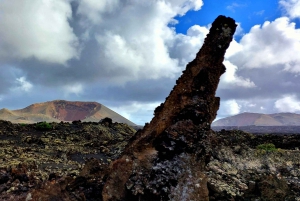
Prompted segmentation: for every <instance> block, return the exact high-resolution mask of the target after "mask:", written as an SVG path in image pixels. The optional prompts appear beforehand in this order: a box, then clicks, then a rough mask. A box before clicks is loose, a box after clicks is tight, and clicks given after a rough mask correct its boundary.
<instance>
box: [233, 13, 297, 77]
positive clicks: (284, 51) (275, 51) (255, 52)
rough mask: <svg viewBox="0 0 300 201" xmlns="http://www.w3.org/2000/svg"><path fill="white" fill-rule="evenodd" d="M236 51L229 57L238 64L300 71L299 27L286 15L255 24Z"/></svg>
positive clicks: (239, 65)
mask: <svg viewBox="0 0 300 201" xmlns="http://www.w3.org/2000/svg"><path fill="white" fill-rule="evenodd" d="M235 46H236V48H238V49H239V51H238V52H236V53H235V54H231V55H230V57H229V58H228V59H229V60H230V62H232V63H233V64H234V65H236V66H238V67H239V68H268V67H272V66H275V65H280V66H281V68H282V70H287V71H291V72H300V57H299V56H298V55H299V52H300V29H297V28H296V27H295V23H294V22H290V20H289V18H287V17H280V18H277V19H276V20H275V21H272V22H269V21H266V22H265V23H264V24H263V25H262V26H260V25H255V26H253V27H252V28H251V30H250V32H249V33H247V34H245V35H244V36H243V37H242V39H241V41H240V43H239V45H235Z"/></svg>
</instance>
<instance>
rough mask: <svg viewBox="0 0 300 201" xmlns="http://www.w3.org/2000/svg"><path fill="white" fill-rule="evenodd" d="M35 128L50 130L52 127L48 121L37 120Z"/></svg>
mask: <svg viewBox="0 0 300 201" xmlns="http://www.w3.org/2000/svg"><path fill="white" fill-rule="evenodd" d="M35 128H36V129H38V130H50V129H52V126H51V125H50V124H49V123H47V122H45V121H44V122H38V123H37V124H36V126H35Z"/></svg>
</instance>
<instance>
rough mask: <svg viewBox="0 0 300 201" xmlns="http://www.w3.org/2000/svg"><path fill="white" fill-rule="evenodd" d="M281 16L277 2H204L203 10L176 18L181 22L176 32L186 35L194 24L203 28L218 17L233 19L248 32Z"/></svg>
mask: <svg viewBox="0 0 300 201" xmlns="http://www.w3.org/2000/svg"><path fill="white" fill-rule="evenodd" d="M281 14H282V11H281V9H280V6H279V3H278V1H276V0H266V1H258V0H255V1H250V0H247V1H244V0H243V1H241V0H239V1H232V0H226V1H221V0H219V1H218V0H212V1H204V5H203V6H202V8H201V10H199V11H189V12H187V13H186V14H185V15H184V16H182V17H176V19H177V20H178V21H179V23H178V24H177V26H176V32H179V33H186V31H187V29H188V28H189V27H191V26H193V25H194V24H199V25H202V26H204V25H207V24H210V23H211V22H213V20H214V19H215V18H216V16H218V15H225V16H230V17H232V18H233V19H235V20H236V21H237V22H240V23H241V25H242V28H243V30H244V31H245V32H248V31H249V30H250V29H251V27H252V26H253V25H256V24H263V23H264V22H265V21H267V20H269V21H270V20H274V19H276V18H278V17H280V16H281Z"/></svg>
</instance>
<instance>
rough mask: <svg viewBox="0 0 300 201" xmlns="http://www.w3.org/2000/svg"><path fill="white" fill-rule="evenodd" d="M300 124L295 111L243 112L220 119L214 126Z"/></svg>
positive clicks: (299, 116) (299, 117)
mask: <svg viewBox="0 0 300 201" xmlns="http://www.w3.org/2000/svg"><path fill="white" fill-rule="evenodd" d="M252 125H253V126H300V115H299V114H295V113H276V114H260V113H248V112H245V113H241V114H238V115H235V116H231V117H226V118H223V119H219V120H217V121H215V122H213V123H212V126H252Z"/></svg>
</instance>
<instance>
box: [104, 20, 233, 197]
mask: <svg viewBox="0 0 300 201" xmlns="http://www.w3.org/2000/svg"><path fill="white" fill-rule="evenodd" d="M235 29H236V24H235V21H234V20H233V19H231V18H227V17H225V16H219V17H218V18H217V19H216V20H215V21H214V22H213V24H212V27H211V29H210V32H209V34H208V35H207V37H206V39H205V41H204V44H203V46H202V48H201V50H200V51H199V52H198V53H197V55H196V58H195V59H194V60H193V61H192V62H190V63H189V64H188V65H187V67H186V70H185V71H184V72H183V74H182V76H181V77H180V78H179V79H178V80H177V82H176V86H175V87H174V88H173V90H172V91H171V93H170V95H169V97H167V99H166V101H165V103H163V104H161V105H160V106H159V107H157V108H156V109H155V111H154V115H155V116H154V118H153V119H152V121H151V122H150V123H149V124H147V125H145V127H144V129H143V130H141V131H140V132H139V133H138V134H136V135H135V138H134V139H132V141H131V142H130V143H129V144H128V146H127V147H126V150H125V154H124V155H123V156H122V157H121V158H120V159H118V160H116V161H114V162H112V164H111V165H110V171H111V173H110V174H109V176H108V179H107V181H106V183H105V186H104V188H103V194H102V195H103V200H105V201H108V200H132V201H134V200H149V201H150V200H178V201H181V200H208V199H209V198H208V189H207V177H206V175H205V174H204V173H203V170H204V166H205V162H207V161H206V159H207V158H208V156H209V149H207V148H205V147H206V144H205V143H206V142H207V141H206V140H202V139H204V138H208V137H209V135H211V133H212V131H211V130H210V124H211V122H212V121H213V120H214V118H215V116H216V113H217V110H218V109H219V102H220V99H219V98H218V97H215V92H216V89H217V86H218V83H219V79H220V76H221V75H222V74H223V73H224V72H225V66H224V65H223V64H222V62H223V60H224V54H225V52H226V49H227V48H228V46H229V44H230V42H231V40H232V36H233V34H234V32H235ZM208 147H209V146H208Z"/></svg>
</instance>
